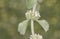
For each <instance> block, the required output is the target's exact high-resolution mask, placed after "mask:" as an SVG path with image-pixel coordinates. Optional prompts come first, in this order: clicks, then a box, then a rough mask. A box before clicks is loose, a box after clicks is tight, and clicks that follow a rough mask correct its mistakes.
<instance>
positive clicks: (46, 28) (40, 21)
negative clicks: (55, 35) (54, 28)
mask: <svg viewBox="0 0 60 39" xmlns="http://www.w3.org/2000/svg"><path fill="white" fill-rule="evenodd" d="M37 22H38V23H39V24H40V25H41V26H42V28H43V29H44V30H45V31H46V32H47V31H48V30H49V24H48V22H47V21H46V20H37Z"/></svg>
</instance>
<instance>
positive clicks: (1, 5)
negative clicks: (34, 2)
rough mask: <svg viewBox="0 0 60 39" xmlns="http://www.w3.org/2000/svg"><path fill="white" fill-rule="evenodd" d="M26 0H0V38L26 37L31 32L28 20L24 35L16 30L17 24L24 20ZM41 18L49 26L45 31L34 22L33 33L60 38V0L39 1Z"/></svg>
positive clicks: (52, 38)
mask: <svg viewBox="0 0 60 39" xmlns="http://www.w3.org/2000/svg"><path fill="white" fill-rule="evenodd" d="M25 1H26V0H0V39H28V37H29V36H30V34H31V30H30V22H29V25H28V28H27V31H26V33H25V35H24V36H23V35H21V34H20V33H19V32H18V30H17V29H18V24H19V23H20V22H22V21H23V20H25V19H26V18H25V12H26V11H27V8H26V2H25ZM39 10H40V14H41V18H40V20H41V19H45V20H47V21H48V23H49V25H50V28H49V31H48V32H45V31H44V30H43V28H42V27H41V26H40V25H39V24H38V23H36V22H35V33H39V34H41V35H42V36H43V38H44V39H60V0H44V1H43V2H42V3H41V8H40V9H39Z"/></svg>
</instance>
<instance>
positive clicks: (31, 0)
mask: <svg viewBox="0 0 60 39" xmlns="http://www.w3.org/2000/svg"><path fill="white" fill-rule="evenodd" d="M36 3H37V0H26V6H27V8H28V9H31V8H33V5H34V4H36Z"/></svg>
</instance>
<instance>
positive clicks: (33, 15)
mask: <svg viewBox="0 0 60 39" xmlns="http://www.w3.org/2000/svg"><path fill="white" fill-rule="evenodd" d="M36 6H37V2H36V3H34V5H33V8H32V10H28V11H27V12H26V13H25V16H26V20H24V21H23V22H20V23H19V25H18V32H20V34H22V35H24V34H25V32H26V29H27V25H28V21H29V20H30V21H31V33H32V35H30V39H43V37H42V35H39V34H36V33H34V21H36V22H38V23H39V24H40V25H41V27H42V28H43V29H44V30H45V31H46V32H47V31H48V30H49V24H48V22H47V21H46V20H39V18H40V17H41V16H40V13H39V11H37V10H36Z"/></svg>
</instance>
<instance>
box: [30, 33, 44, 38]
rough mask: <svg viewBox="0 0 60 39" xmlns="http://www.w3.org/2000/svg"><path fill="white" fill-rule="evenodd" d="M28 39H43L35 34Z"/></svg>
mask: <svg viewBox="0 0 60 39" xmlns="http://www.w3.org/2000/svg"><path fill="white" fill-rule="evenodd" d="M30 39H43V37H42V35H39V34H35V35H34V36H33V35H30Z"/></svg>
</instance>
